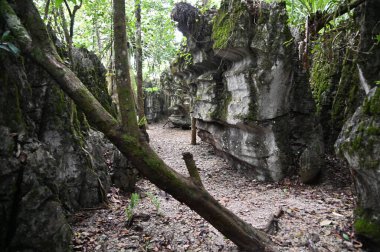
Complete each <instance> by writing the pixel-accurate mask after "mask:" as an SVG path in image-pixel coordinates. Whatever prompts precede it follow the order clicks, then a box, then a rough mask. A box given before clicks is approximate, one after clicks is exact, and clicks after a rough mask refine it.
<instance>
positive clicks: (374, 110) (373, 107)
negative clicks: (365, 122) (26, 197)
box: [363, 88, 380, 116]
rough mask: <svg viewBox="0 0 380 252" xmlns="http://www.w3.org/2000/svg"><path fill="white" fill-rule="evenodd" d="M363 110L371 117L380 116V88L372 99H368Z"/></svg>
mask: <svg viewBox="0 0 380 252" xmlns="http://www.w3.org/2000/svg"><path fill="white" fill-rule="evenodd" d="M363 110H364V113H366V114H367V115H369V116H380V88H377V89H376V91H375V94H374V95H373V96H372V97H371V98H366V100H365V101H364V104H363Z"/></svg>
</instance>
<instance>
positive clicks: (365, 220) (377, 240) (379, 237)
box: [354, 207, 380, 248]
mask: <svg viewBox="0 0 380 252" xmlns="http://www.w3.org/2000/svg"><path fill="white" fill-rule="evenodd" d="M354 230H355V233H356V235H358V236H360V237H362V238H364V239H366V240H367V241H368V244H366V245H367V246H368V247H374V248H379V246H380V214H379V212H373V210H372V209H364V208H361V207H358V208H357V209H356V210H355V222H354Z"/></svg>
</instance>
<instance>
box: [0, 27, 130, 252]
mask: <svg viewBox="0 0 380 252" xmlns="http://www.w3.org/2000/svg"><path fill="white" fill-rule="evenodd" d="M5 30H6V28H5V27H3V24H2V23H1V22H0V34H2V33H3V32H4V31H5ZM75 55H76V56H75V59H76V60H75V61H76V67H77V68H76V69H77V71H78V76H79V77H80V78H81V79H82V81H83V82H84V83H85V84H86V85H88V86H89V88H90V90H91V91H92V92H94V94H95V96H96V97H97V98H98V99H99V101H100V102H101V103H102V104H103V105H105V106H106V107H107V106H108V107H107V108H108V109H109V111H110V112H111V113H115V112H116V111H115V110H114V109H115V108H114V107H113V105H112V103H111V102H110V101H111V100H110V98H109V96H108V95H107V93H106V83H105V73H104V68H101V63H100V61H99V60H98V59H97V58H96V56H95V55H94V54H92V53H90V52H88V51H86V50H83V49H80V50H77V52H76V54H75ZM0 68H1V69H2V70H1V71H0V83H1V85H0V108H1V109H0V139H1V141H2V144H1V145H0V190H1V192H0V209H1V211H0V223H1V225H0V247H1V248H2V249H5V250H9V251H16V250H17V251H24V250H28V251H68V250H69V246H70V243H71V229H70V226H69V225H68V222H67V220H66V215H67V213H69V212H71V211H74V210H77V209H80V208H86V207H93V206H96V205H99V204H101V203H103V202H104V201H105V200H106V192H107V191H108V188H109V187H110V183H111V179H110V174H109V165H108V164H107V163H111V164H112V163H116V160H114V159H113V157H114V156H116V155H119V154H120V153H119V152H118V151H116V150H115V148H112V146H110V144H109V143H108V142H107V141H105V140H104V137H103V135H101V134H100V133H98V132H96V131H93V130H91V129H90V126H89V125H88V123H87V121H86V119H85V117H84V116H83V114H82V113H81V112H80V110H79V109H77V108H76V107H75V106H74V104H73V103H72V101H71V100H70V99H69V98H68V97H67V96H66V95H65V94H64V93H63V91H61V90H60V89H59V87H58V85H57V84H56V83H54V80H52V79H51V77H50V76H49V75H48V74H47V73H46V72H45V71H44V70H43V69H42V68H40V67H39V66H36V65H35V64H34V63H33V62H31V61H29V60H28V59H26V58H22V57H21V56H17V55H13V54H11V53H9V52H7V51H5V50H2V49H0ZM89 75H91V76H89ZM107 151H108V152H110V153H111V154H112V155H109V156H107V155H104V154H105V153H106V152H107ZM118 158H119V159H122V157H118ZM134 176H135V175H134Z"/></svg>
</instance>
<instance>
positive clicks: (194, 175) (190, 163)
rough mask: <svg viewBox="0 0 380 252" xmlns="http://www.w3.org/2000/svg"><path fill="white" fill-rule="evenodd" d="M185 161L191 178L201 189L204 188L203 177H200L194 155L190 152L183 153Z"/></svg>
mask: <svg viewBox="0 0 380 252" xmlns="http://www.w3.org/2000/svg"><path fill="white" fill-rule="evenodd" d="M182 156H183V160H185V164H186V168H187V171H188V172H189V174H190V178H191V179H192V180H193V182H194V183H195V184H197V185H199V186H200V187H203V184H202V180H201V176H200V175H199V172H198V168H197V166H196V165H195V161H194V159H193V154H191V153H190V152H184V153H182Z"/></svg>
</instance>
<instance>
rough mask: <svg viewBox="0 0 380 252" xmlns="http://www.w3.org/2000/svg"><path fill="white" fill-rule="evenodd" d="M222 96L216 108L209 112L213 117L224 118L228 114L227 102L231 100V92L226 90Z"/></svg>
mask: <svg viewBox="0 0 380 252" xmlns="http://www.w3.org/2000/svg"><path fill="white" fill-rule="evenodd" d="M223 97H224V98H223V99H222V100H221V101H220V102H218V103H217V108H216V109H215V110H214V112H212V113H211V115H210V117H211V118H213V119H219V120H223V121H224V120H226V119H227V115H228V104H230V103H231V101H232V95H231V92H228V91H226V92H225V93H224V96H223Z"/></svg>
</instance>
